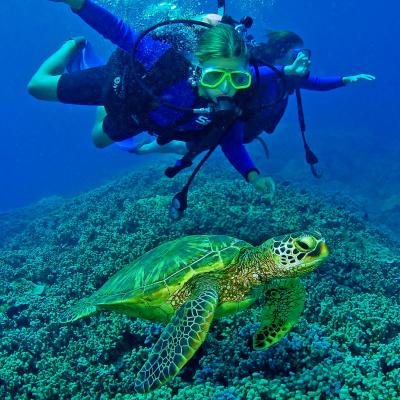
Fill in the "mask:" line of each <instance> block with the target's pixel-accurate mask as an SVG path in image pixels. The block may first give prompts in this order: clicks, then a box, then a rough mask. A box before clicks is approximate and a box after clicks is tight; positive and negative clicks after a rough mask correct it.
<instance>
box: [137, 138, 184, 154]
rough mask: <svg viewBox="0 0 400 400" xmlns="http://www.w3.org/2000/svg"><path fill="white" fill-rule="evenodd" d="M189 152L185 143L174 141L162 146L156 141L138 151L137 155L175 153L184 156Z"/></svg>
mask: <svg viewBox="0 0 400 400" xmlns="http://www.w3.org/2000/svg"><path fill="white" fill-rule="evenodd" d="M187 151H188V149H187V147H186V143H185V142H180V141H178V140H173V141H172V142H169V143H167V144H164V145H162V146H160V145H159V144H158V143H157V141H156V140H153V141H152V142H150V143H147V144H144V145H142V146H140V147H139V148H138V149H136V151H135V154H151V153H173V154H179V155H184V154H186V153H187Z"/></svg>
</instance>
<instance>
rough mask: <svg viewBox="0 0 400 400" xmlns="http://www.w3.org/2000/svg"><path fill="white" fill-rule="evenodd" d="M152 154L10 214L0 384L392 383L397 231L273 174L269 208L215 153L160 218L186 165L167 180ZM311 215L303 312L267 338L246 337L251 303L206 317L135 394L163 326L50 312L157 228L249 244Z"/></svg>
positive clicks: (9, 389) (169, 393)
mask: <svg viewBox="0 0 400 400" xmlns="http://www.w3.org/2000/svg"><path fill="white" fill-rule="evenodd" d="M161 167H163V166H155V167H154V168H149V169H148V170H147V171H146V172H143V171H142V172H140V173H132V174H129V175H127V176H125V177H123V178H120V179H118V180H115V181H112V182H109V183H108V184H106V185H104V186H102V187H99V188H97V189H95V190H93V191H90V192H88V193H85V194H82V195H81V196H78V197H76V198H73V199H70V200H59V199H56V200H55V201H54V202H50V203H49V204H46V203H44V204H41V205H38V206H37V207H30V208H29V212H28V211H25V212H23V211H20V212H16V213H12V214H10V215H9V216H7V218H8V219H6V221H7V224H6V229H7V232H8V236H7V240H4V241H2V244H1V247H0V267H1V271H2V274H1V276H0V296H1V297H0V299H1V302H0V307H3V308H4V307H7V308H6V309H5V311H7V309H8V308H9V307H10V306H12V305H13V304H18V303H23V304H25V305H26V306H24V307H22V308H20V309H15V310H14V312H15V313H10V315H11V314H12V315H11V316H8V315H7V313H6V312H5V313H0V360H1V362H0V365H1V367H0V397H1V398H4V399H15V398H21V399H24V398H34V399H46V398H65V399H79V400H81V399H93V398H99V399H108V398H114V399H123V400H127V399H177V400H181V399H187V398H193V399H198V400H205V399H208V400H209V399H215V400H220V399H243V400H245V399H275V400H283V399H304V400H305V399H310V398H313V397H312V396H314V397H315V398H318V397H316V396H320V395H321V394H323V396H325V398H327V399H330V398H332V399H336V398H339V399H346V400H347V399H351V398H354V399H381V398H382V399H384V400H387V399H395V398H398V397H399V396H400V392H399V384H398V382H399V381H400V376H399V375H400V373H399V370H400V359H399V354H400V338H399V336H400V335H399V330H400V325H399V321H400V318H399V298H400V295H399V294H400V292H399V279H400V252H399V245H398V243H397V242H395V241H394V240H393V239H392V238H391V237H389V236H388V235H386V234H385V233H383V232H381V231H379V230H377V229H376V227H375V226H373V225H372V224H370V223H369V222H368V221H367V220H365V219H364V218H363V216H362V215H360V214H359V213H356V212H354V210H351V209H349V208H348V205H346V204H343V203H340V202H337V201H333V200H328V199H326V198H324V197H321V196H319V195H317V194H316V193H314V192H313V191H309V192H306V191H300V190H298V189H296V188H294V187H291V186H286V185H282V184H279V183H278V185H277V194H276V201H275V205H274V206H273V207H272V208H271V209H269V208H267V207H266V206H265V204H264V203H263V199H262V196H261V195H259V194H258V193H256V192H255V191H254V190H253V189H252V188H251V187H250V186H249V185H248V184H247V183H246V182H244V181H243V180H241V179H237V176H236V175H234V174H230V173H228V172H226V170H221V169H220V168H219V166H218V165H217V164H212V163H211V164H210V165H208V167H207V168H205V170H204V171H203V172H202V173H200V174H199V176H198V177H197V178H196V181H195V184H194V185H193V188H192V191H191V193H190V195H189V208H188V210H187V215H186V217H185V218H184V219H182V220H180V221H177V222H175V223H171V221H170V219H169V217H168V205H169V202H170V200H171V198H172V196H173V194H174V193H176V192H177V191H178V190H179V189H180V188H181V186H182V185H183V184H184V182H185V176H178V177H177V179H176V180H174V181H172V180H168V179H167V178H165V177H163V176H162V174H161V172H160V171H161V170H162V168H161ZM210 177H212V179H210ZM13 219H14V220H13ZM13 226H17V227H18V229H13V228H12V227H13ZM310 228H317V229H319V230H321V231H322V232H323V234H324V236H325V237H326V238H327V241H328V244H329V245H330V249H331V257H330V260H329V261H328V262H327V263H326V264H325V265H324V266H322V267H321V268H319V269H318V270H317V271H316V272H315V273H314V274H312V275H310V276H309V277H308V278H307V279H306V280H305V282H306V286H307V291H308V295H307V303H306V309H305V311H304V314H303V318H302V319H301V322H300V323H299V324H298V325H297V326H296V327H295V328H294V330H293V331H292V332H291V333H290V334H289V335H288V336H287V337H286V338H285V339H284V340H282V341H281V342H280V343H279V344H277V345H276V346H273V347H272V348H271V349H269V350H268V351H262V352H254V351H253V350H252V348H251V335H252V333H253V332H254V331H255V329H256V328H257V324H258V319H259V304H257V305H256V306H255V307H254V308H252V309H250V310H249V311H248V312H244V313H240V314H238V315H236V316H235V317H232V318H225V319H221V320H217V321H216V322H215V323H214V324H213V326H212V328H211V331H210V334H209V337H208V339H207V340H206V342H205V343H204V345H203V346H202V348H201V349H200V351H199V352H198V354H197V355H196V356H195V357H194V359H193V360H192V361H191V362H190V363H189V364H188V365H187V366H186V367H185V368H184V370H183V371H182V373H181V374H180V375H179V376H178V377H177V378H176V379H174V380H173V381H172V382H170V383H169V384H168V385H166V386H164V387H163V388H161V389H159V390H156V391H155V392H154V393H151V394H148V395H146V396H142V395H136V394H134V393H133V389H132V381H133V376H134V375H135V374H136V373H137V371H138V370H139V369H140V367H141V366H142V365H143V362H144V360H145V359H146V358H147V356H148V354H149V349H150V347H151V345H152V344H153V343H154V342H155V341H156V340H157V338H158V336H159V334H160V331H161V329H162V328H161V327H160V326H157V325H155V324H151V323H148V322H145V321H140V320H134V319H129V318H127V317H124V316H118V315H115V314H107V313H104V314H101V315H99V316H96V317H92V318H90V319H88V320H85V321H81V322H79V323H76V324H72V325H59V323H58V319H59V315H60V312H61V311H62V310H64V309H65V308H66V307H67V306H68V305H69V304H72V303H74V302H75V301H76V299H78V298H82V297H85V296H87V295H89V294H91V293H92V292H93V291H94V290H95V289H96V288H99V287H100V286H101V285H102V284H103V283H104V282H105V281H106V280H107V279H108V277H109V276H110V275H112V274H113V273H114V272H116V271H117V270H118V269H120V268H121V267H122V266H123V265H125V264H126V263H128V262H130V261H132V260H133V259H135V258H136V257H137V256H139V255H140V254H143V253H144V252H145V251H147V250H149V249H151V248H153V247H155V246H157V245H158V244H160V243H162V242H164V241H167V240H171V239H174V238H177V237H181V236H184V235H190V234H202V233H204V234H209V233H214V234H218V233H222V234H227V235H231V236H235V237H238V238H241V239H243V240H247V241H249V242H252V243H254V244H258V243H260V242H262V241H264V240H265V239H266V238H268V237H271V236H275V235H279V234H282V233H286V232H288V231H295V230H301V229H310ZM43 286H44V287H45V291H44V292H43V293H41V294H40V293H39V292H41V291H42V289H43ZM35 291H37V293H36V294H35ZM310 396H311V397H310Z"/></svg>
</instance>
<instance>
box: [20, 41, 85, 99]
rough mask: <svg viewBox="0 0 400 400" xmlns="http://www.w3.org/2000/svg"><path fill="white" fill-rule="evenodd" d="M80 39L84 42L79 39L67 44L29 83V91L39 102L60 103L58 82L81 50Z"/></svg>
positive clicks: (53, 55)
mask: <svg viewBox="0 0 400 400" xmlns="http://www.w3.org/2000/svg"><path fill="white" fill-rule="evenodd" d="M80 39H82V40H84V38H79V40H76V39H71V40H68V41H67V42H65V43H64V44H63V45H62V46H61V47H60V48H59V49H58V50H57V51H56V52H55V53H54V54H52V55H51V56H50V57H49V58H48V59H47V60H46V61H45V62H44V63H43V64H42V65H41V66H40V67H39V69H38V70H37V71H36V72H35V74H34V75H33V77H32V78H31V80H30V82H29V83H28V91H29V93H30V94H31V95H32V96H33V97H36V98H37V99H39V100H51V101H58V98H57V85H58V81H59V79H60V76H61V74H62V73H63V72H64V69H65V67H66V65H67V64H68V62H69V60H70V59H71V57H72V56H73V55H74V54H75V53H76V51H78V50H79V48H80V46H81V43H80Z"/></svg>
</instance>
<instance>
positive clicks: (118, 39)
mask: <svg viewBox="0 0 400 400" xmlns="http://www.w3.org/2000/svg"><path fill="white" fill-rule="evenodd" d="M50 1H52V2H55V3H65V4H67V5H69V6H70V7H71V9H72V11H73V12H74V13H76V14H77V15H79V16H80V17H81V19H82V20H83V21H85V22H86V23H87V24H88V25H89V26H90V27H92V28H93V29H94V30H95V31H97V32H98V33H100V34H101V35H103V36H104V37H105V38H106V39H108V40H110V41H111V42H113V43H114V44H115V45H116V46H118V47H120V48H121V49H123V50H125V51H127V52H130V51H131V50H132V46H133V44H134V43H135V40H136V38H137V35H136V34H135V33H134V32H133V31H132V30H131V28H130V27H129V26H128V25H127V24H126V23H125V22H124V21H122V20H121V19H120V18H117V17H116V16H114V15H113V14H111V13H110V12H109V11H108V10H106V9H105V8H103V7H101V6H99V5H97V4H95V3H94V2H93V1H92V0H50Z"/></svg>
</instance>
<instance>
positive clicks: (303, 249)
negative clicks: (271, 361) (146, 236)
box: [62, 232, 328, 393]
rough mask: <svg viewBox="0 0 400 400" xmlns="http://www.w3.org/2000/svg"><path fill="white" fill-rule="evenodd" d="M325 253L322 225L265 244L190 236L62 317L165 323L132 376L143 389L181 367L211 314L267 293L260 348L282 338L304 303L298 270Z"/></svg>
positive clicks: (157, 251) (135, 265) (146, 257)
mask: <svg viewBox="0 0 400 400" xmlns="http://www.w3.org/2000/svg"><path fill="white" fill-rule="evenodd" d="M327 255H328V249H327V246H326V244H325V241H324V239H323V238H322V237H321V235H320V234H319V233H317V232H313V233H310V232H301V233H295V234H289V235H285V236H280V237H276V238H272V239H269V240H267V241H266V242H264V243H262V244H261V245H260V246H257V247H255V246H252V245H251V244H249V243H247V242H245V241H242V240H239V239H235V238H232V237H229V236H219V235H197V236H186V237H183V238H180V239H177V240H173V241H170V242H167V243H164V244H162V245H160V246H158V247H156V248H154V249H153V250H151V251H149V252H147V253H145V254H143V255H142V256H141V257H139V258H138V259H136V260H135V261H133V262H132V263H130V264H129V265H127V266H125V267H124V268H123V269H121V270H120V271H119V272H117V273H116V274H115V275H114V276H112V277H111V278H110V279H109V280H108V281H107V282H106V283H105V284H104V285H103V286H102V287H101V288H100V289H99V290H98V291H96V292H95V293H94V294H93V295H92V296H90V297H88V298H86V299H83V300H81V301H79V302H78V304H77V305H75V306H74V307H73V308H72V309H70V310H68V311H67V312H66V313H65V314H64V316H63V318H62V319H63V321H64V322H73V321H76V320H78V319H80V318H83V317H86V316H89V315H93V314H95V313H97V312H98V311H116V312H119V313H122V314H126V315H129V316H132V317H138V318H143V319H146V320H150V321H157V322H162V323H168V325H167V326H166V328H165V329H164V330H163V332H162V334H161V336H160V338H159V339H158V341H157V343H156V344H155V345H154V347H153V349H152V350H151V353H150V356H149V358H148V360H147V361H146V363H145V364H144V365H143V367H142V368H141V370H140V371H139V373H138V376H137V377H136V380H135V389H136V390H137V392H139V393H146V392H149V391H151V390H154V389H155V388H157V387H160V386H161V385H163V384H164V383H165V382H167V381H168V380H170V379H172V378H173V377H174V376H175V375H177V374H178V372H179V371H180V369H181V368H182V367H183V366H184V365H185V364H186V363H187V362H188V361H189V359H190V358H191V357H192V356H193V355H194V353H195V352H196V351H197V349H198V348H199V347H200V345H201V344H202V343H203V341H204V339H205V338H206V336H207V333H208V330H209V328H210V325H211V322H212V320H213V319H214V318H217V317H222V316H226V315H229V314H234V313H236V312H238V311H241V310H244V309H246V308H247V307H249V306H250V305H251V304H252V303H254V302H255V301H256V300H257V299H258V298H259V297H260V296H261V295H262V294H265V298H266V303H265V306H264V308H263V311H262V315H261V324H260V327H259V328H258V330H257V332H256V333H255V335H254V337H253V347H254V348H255V349H256V350H261V349H265V348H267V347H269V346H271V345H273V344H275V343H277V342H278V341H279V340H281V339H282V338H283V336H284V335H285V334H286V333H287V332H288V331H289V330H290V329H291V328H292V327H293V325H295V324H296V322H297V321H298V319H299V316H300V314H301V312H302V310H303V306H304V299H305V290H304V286H303V284H302V283H301V281H300V280H299V279H298V277H299V276H301V275H304V274H306V273H308V272H310V271H312V270H313V269H315V268H316V267H317V266H318V265H320V264H321V263H322V262H323V261H324V260H325V258H326V257H327Z"/></svg>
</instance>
